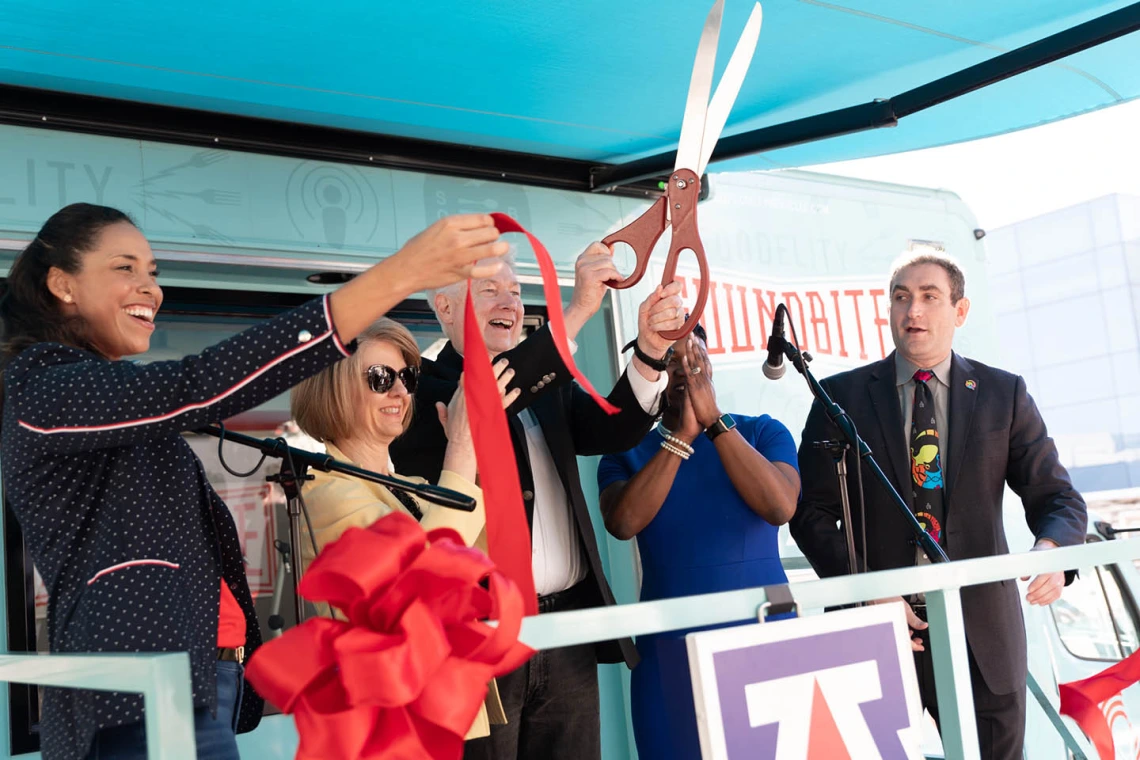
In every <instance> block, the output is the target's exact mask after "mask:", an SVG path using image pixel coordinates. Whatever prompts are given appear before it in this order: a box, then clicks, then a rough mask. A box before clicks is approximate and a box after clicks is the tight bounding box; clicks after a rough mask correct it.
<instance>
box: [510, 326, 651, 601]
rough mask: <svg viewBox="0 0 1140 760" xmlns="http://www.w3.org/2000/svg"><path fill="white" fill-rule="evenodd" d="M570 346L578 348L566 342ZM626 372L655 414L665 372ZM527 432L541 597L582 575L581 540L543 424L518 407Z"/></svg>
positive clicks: (533, 548)
mask: <svg viewBox="0 0 1140 760" xmlns="http://www.w3.org/2000/svg"><path fill="white" fill-rule="evenodd" d="M570 347H571V350H573V349H575V348H577V346H575V345H574V344H573V343H571V344H570ZM626 376H627V377H629V385H630V388H631V389H632V390H633V395H634V397H636V398H637V402H638V403H639V404H641V408H642V409H644V410H645V413H646V414H656V413H657V406H658V404H659V403H660V399H661V395H662V394H663V393H664V392H665V388H666V386H667V385H668V382H669V377H668V374H667V373H665V372H662V373H661V374H660V377H658V379H657V382H650V381H649V380H646V379H645V378H644V377H642V376H641V373H640V372H638V371H637V369H636V368H634V367H627V369H626ZM519 420H520V421H521V422H522V424H523V429H524V430H525V431H526V444H527V454H528V456H529V458H530V471H531V474H532V475H533V476H534V516H533V520H532V524H531V563H532V568H533V572H534V587H535V590H536V591H537V592H538V595H539V596H546V595H548V594H556V593H558V592H559V591H565V590H567V589H569V588H571V587H573V586H574V585H575V584H576V583H578V582H580V581H581V580H583V579H584V578H585V577H586V572H587V568H586V562H585V559H584V557H583V556H582V545H581V541H580V540H579V538H578V531H577V530H575V526H574V515H573V512H572V510H571V507H570V499H569V497H568V496H567V495H566V488H565V487H564V486H563V485H562V479H561V478H560V477H559V476H558V468H557V467H556V466H555V464H554V457H552V456H551V455H550V448H549V447H548V446H547V445H546V438H545V437H544V436H543V435H542V428H541V427H540V426H539V424H538V420H537V419H536V418H535V416H534V414H533V413H532V412H531V411H530V410H529V409H524V410H523V411H521V412H519Z"/></svg>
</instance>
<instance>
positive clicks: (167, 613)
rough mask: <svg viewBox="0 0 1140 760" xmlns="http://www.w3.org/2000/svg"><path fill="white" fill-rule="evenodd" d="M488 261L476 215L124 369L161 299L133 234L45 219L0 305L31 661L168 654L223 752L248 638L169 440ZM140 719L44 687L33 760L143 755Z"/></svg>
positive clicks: (71, 218) (145, 339) (92, 695)
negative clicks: (44, 626) (29, 567)
mask: <svg viewBox="0 0 1140 760" xmlns="http://www.w3.org/2000/svg"><path fill="white" fill-rule="evenodd" d="M506 248H507V246H506V243H504V242H502V241H499V240H498V231H497V230H496V229H495V228H494V226H493V221H492V219H491V217H489V216H487V215H482V214H477V215H476V214H473V215H466V216H456V217H449V218H446V219H442V220H440V221H438V222H436V223H435V224H433V225H432V226H431V227H429V228H428V229H426V230H425V231H424V232H422V233H420V234H419V235H418V236H416V237H415V238H413V239H412V240H410V241H408V243H407V244H406V245H405V246H404V248H403V249H401V250H400V251H399V252H397V253H396V254H395V255H393V256H391V257H389V258H388V259H386V260H384V261H383V262H381V263H379V264H377V265H376V266H374V267H372V268H371V269H370V270H368V271H367V272H365V273H363V274H361V275H359V276H358V277H356V278H355V279H353V280H352V281H351V282H349V283H347V284H346V285H344V286H343V287H341V288H340V289H339V290H337V291H336V292H335V293H332V294H331V295H328V296H325V297H324V298H318V299H316V300H313V301H310V302H309V303H307V304H305V305H303V306H300V307H298V308H296V309H294V310H292V311H289V312H286V313H285V314H282V315H281V316H279V317H276V318H274V319H271V320H268V321H266V322H263V323H261V324H258V325H256V326H255V327H252V328H250V329H248V330H246V331H245V332H242V333H240V334H238V335H235V336H234V337H232V338H229V339H227V340H225V341H222V342H221V343H219V344H217V345H215V346H212V347H211V348H208V349H206V350H205V351H203V352H202V353H200V354H198V355H196V356H188V357H186V358H184V359H182V360H181V361H168V362H155V363H152V364H146V365H139V364H135V363H133V362H130V361H120V360H121V359H123V358H124V357H127V356H131V355H134V354H139V353H143V352H145V351H146V350H147V349H148V348H149V345H150V336H151V334H152V332H153V331H154V318H155V315H156V314H157V312H158V310H159V307H160V306H161V305H162V290H161V288H160V287H159V286H158V283H157V282H156V278H157V275H158V272H157V271H156V265H155V260H154V255H153V254H152V253H151V250H150V246H149V244H148V243H147V241H146V238H145V237H143V235H142V233H140V232H139V230H138V229H137V228H136V227H135V225H134V224H133V223H132V222H131V220H130V219H129V218H128V217H127V216H126V215H124V214H123V213H122V212H119V211H116V210H115V209H111V208H106V207H103V206H93V205H89V204H73V205H71V206H68V207H66V208H64V209H62V210H60V211H59V212H57V213H56V214H55V215H54V216H52V217H51V218H50V219H49V220H48V221H47V223H46V224H45V225H44V227H43V229H42V230H40V233H39V234H38V235H37V236H36V238H35V239H34V240H33V241H32V242H31V243H30V244H29V245H28V247H27V248H26V249H25V250H24V251H23V253H21V254H20V256H19V257H18V258H17V259H16V262H15V263H14V264H13V266H12V270H11V273H10V274H9V276H8V289H7V293H6V295H5V296H4V298H3V300H2V301H0V320H2V322H3V327H4V345H3V348H2V351H3V356H2V361H3V363H4V364H3V372H2V375H0V378H2V383H3V385H2V392H3V418H2V419H3V421H2V428H0V466H2V468H3V477H4V487H5V490H6V494H7V499H8V503H9V505H10V506H11V507H12V509H13V510H14V512H15V514H16V517H17V518H18V519H19V522H20V527H21V528H22V530H23V533H24V538H25V541H26V543H27V546H28V549H29V551H30V552H31V555H32V559H33V561H34V562H35V565H36V567H37V568H38V569H39V572H40V574H41V576H42V577H43V580H44V583H45V584H46V585H47V589H48V592H49V594H50V601H49V603H48V605H49V606H48V634H49V638H50V642H51V651H53V652H69V653H74V652H188V653H189V655H190V670H191V679H192V686H193V693H194V707H195V716H194V717H195V734H196V739H197V742H198V753H199V757H210V758H226V759H228V758H236V757H237V756H238V754H237V744H236V741H235V739H234V734H235V732H240V731H248V730H251V729H252V728H254V727H255V726H256V725H257V721H258V719H259V717H260V713H261V706H262V705H261V700H260V699H259V698H258V697H257V696H256V695H255V694H254V693H253V692H252V690H251V689H248V687H245V686H244V682H243V679H242V667H241V661H242V659H243V657H244V656H248V655H249V654H250V653H251V652H252V651H253V649H254V648H255V647H256V646H257V645H258V644H259V643H260V634H259V631H258V625H257V617H256V615H255V613H254V607H253V599H252V598H251V596H250V592H249V587H248V585H247V584H246V580H245V571H244V568H243V566H242V557H241V550H240V545H239V543H238V534H237V530H236V528H235V526H234V522H233V519H232V518H231V517H230V513H229V510H228V509H226V507H225V505H224V504H223V503H222V501H221V500H220V499H219V498H218V495H217V494H216V493H214V490H213V489H212V488H211V487H210V484H209V483H208V482H207V480H206V476H205V473H204V472H203V469H202V466H201V463H200V462H199V461H198V459H197V458H196V457H195V456H194V454H193V452H192V451H191V449H190V446H189V445H188V444H187V442H186V441H185V440H184V439H183V437H182V435H181V433H182V432H183V431H186V430H191V429H194V428H197V427H201V426H202V425H205V424H207V423H211V422H218V421H220V420H224V419H226V418H227V417H230V416H232V415H235V414H237V413H239V412H242V411H244V410H246V409H250V408H252V407H254V406H257V405H258V404H260V403H262V402H264V401H267V400H268V399H270V398H273V397H274V396H276V395H278V394H280V393H283V392H284V391H286V390H288V389H289V388H290V387H291V386H293V385H295V384H296V383H297V382H299V381H301V380H303V379H304V378H306V377H309V376H311V375H313V374H315V373H316V372H318V371H320V370H321V369H323V368H324V367H326V366H328V365H330V364H332V363H334V362H336V361H337V360H339V359H340V358H342V357H343V356H346V355H348V354H349V352H350V351H351V350H352V348H353V347H354V344H353V340H354V339H355V338H356V336H357V335H358V334H359V333H360V332H361V331H362V330H363V329H364V328H365V327H367V326H368V325H369V324H370V323H371V322H373V321H374V320H375V319H376V318H377V317H379V316H381V315H382V314H383V313H384V312H386V311H387V310H388V309H390V308H392V307H393V306H395V305H396V304H398V303H399V302H400V301H401V300H402V299H404V298H405V297H407V296H408V295H410V294H411V293H414V292H416V291H418V290H423V289H427V288H436V287H441V286H444V285H447V284H450V283H453V282H457V281H459V280H461V279H463V278H465V277H467V276H475V277H486V276H489V274H491V273H493V272H494V271H495V270H496V269H497V268H498V265H499V264H498V262H497V261H494V260H493V259H494V257H498V256H501V255H503V254H504V253H506ZM480 259H490V260H489V261H482V262H480ZM476 262H479V263H476ZM243 688H244V690H245V693H244V697H243V694H242V692H243ZM141 721H142V698H141V697H140V696H138V695H132V694H120V693H113V692H100V691H87V690H73V689H47V690H46V693H45V696H44V704H43V719H42V721H41V722H40V727H41V743H42V749H43V756H44V758H45V760H53V759H55V758H61V759H65V760H79V759H80V758H85V757H91V758H107V757H115V758H120V757H123V758H126V757H131V758H134V757H139V758H142V757H145V756H146V754H145V733H144V728H143V723H142V722H141Z"/></svg>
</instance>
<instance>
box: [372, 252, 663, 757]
mask: <svg viewBox="0 0 1140 760" xmlns="http://www.w3.org/2000/svg"><path fill="white" fill-rule="evenodd" d="M574 279H575V282H574V294H573V297H572V299H571V302H570V305H569V306H568V307H567V308H566V311H565V316H566V332H567V336H568V337H569V339H570V341H571V349H572V350H573V349H574V348H575V347H576V346H575V345H574V344H573V341H574V338H575V337H576V336H577V335H578V332H579V330H581V328H582V326H583V325H584V324H585V323H586V321H587V320H588V319H589V318H590V317H591V316H593V315H594V314H595V313H596V312H597V311H598V309H599V308H600V307H601V305H602V299H603V298H604V296H605V293H606V284H605V283H606V281H608V280H619V279H621V275H620V274H619V273H618V271H617V270H616V269H615V268H614V265H613V257H612V255H611V253H610V250H609V249H608V248H607V247H606V246H604V245H602V244H601V243H594V244H592V245H591V246H590V247H589V248H587V249H586V251H585V252H584V253H583V254H582V255H581V256H579V257H578V261H577V263H576V265H575V278H574ZM679 293H680V286H679V285H678V284H677V283H672V284H670V285H669V286H668V287H660V286H659V287H658V288H657V289H656V290H655V291H654V292H653V293H652V294H651V295H650V296H649V297H648V298H647V299H646V300H645V302H644V303H643V304H642V305H641V308H640V309H639V312H638V337H637V341H636V342H635V344H634V351H635V355H634V358H633V359H632V360H631V362H630V365H629V366H628V367H627V368H626V371H625V372H624V373H623V374H622V376H621V378H620V379H619V380H618V382H617V384H616V385H615V386H614V388H613V390H612V391H611V392H610V394H609V396H608V397H607V398H608V400H609V401H610V402H611V403H612V404H614V405H615V406H617V407H618V408H619V409H621V412H620V413H619V414H615V415H612V416H611V415H608V414H606V413H605V412H604V411H603V410H602V409H601V408H599V407H598V405H597V404H596V403H595V402H594V401H593V399H591V398H590V396H589V395H588V394H587V393H586V392H585V391H584V390H582V389H581V388H579V387H578V386H577V384H575V383H573V382H571V377H570V373H569V371H568V370H567V368H566V367H565V366H564V365H563V363H562V360H561V359H560V358H559V356H558V353H557V351H556V349H555V346H554V339H553V337H552V336H551V334H550V330H549V327H543V328H542V329H540V330H538V331H537V332H535V333H534V334H533V335H531V336H530V337H529V338H527V339H526V340H525V341H521V342H520V340H521V338H522V328H523V303H522V297H521V288H520V285H519V281H518V276H517V274H516V273H515V271H514V266H513V263H512V264H511V265H510V266H504V267H502V268H501V269H500V270H499V272H498V273H497V274H496V275H494V276H493V277H489V278H486V279H482V280H476V281H475V282H473V283H472V288H471V294H472V299H473V301H472V306H473V311H474V313H475V319H476V320H477V321H478V323H479V329H480V330H481V331H482V334H483V340H484V342H485V343H486V344H487V351H488V353H489V354H490V355H491V359H492V360H493V361H495V360H499V359H504V358H505V359H507V360H508V361H509V363H510V370H512V371H513V372H514V375H513V377H512V378H511V383H510V387H512V388H514V387H517V388H520V389H521V390H522V394H521V395H520V397H519V398H518V399H517V400H516V401H515V402H514V403H513V404H512V405H511V406H510V407H509V408H508V409H507V418H508V420H509V422H510V428H511V438H512V443H513V444H514V455H515V460H516V463H517V465H518V468H519V480H520V482H521V485H522V489H523V504H524V505H525V507H526V513H527V522H528V523H529V525H530V530H531V544H532V567H533V570H534V581H535V588H536V590H537V592H538V595H539V612H540V613H546V612H555V611H562V610H570V609H579V608H585V607H598V606H602V605H608V604H614V597H613V593H612V592H611V591H610V587H609V584H608V583H607V582H606V578H605V576H604V574H603V571H602V562H601V557H600V555H599V552H598V544H597V539H596V537H595V533H594V528H593V525H592V523H591V521H590V514H589V511H588V508H587V505H586V497H585V495H584V493H583V492H582V486H581V483H580V481H579V476H578V462H577V457H578V456H592V455H598V454H606V453H613V452H620V451H625V450H626V449H629V448H632V447H633V446H634V445H635V444H637V442H638V441H640V440H641V439H642V438H643V437H644V436H645V434H646V433H647V432H649V429H650V427H651V426H652V424H653V421H654V419H655V418H656V415H657V412H658V408H659V406H660V399H661V397H662V394H663V392H664V390H665V387H666V383H667V379H666V374H665V372H664V370H665V367H666V362H667V360H668V358H669V357H668V354H669V349H670V347H671V346H672V341H670V340H667V339H665V338H663V337H662V336H661V333H662V332H667V331H670V330H676V329H678V328H679V327H681V325H682V324H683V322H684V310H683V305H682V302H681V298H680V295H679ZM465 299H466V288H465V287H464V286H462V285H461V286H460V287H458V288H447V289H444V290H440V291H436V292H434V293H432V294H431V300H432V308H433V309H434V310H435V313H436V316H437V318H438V319H439V323H440V325H441V326H442V327H443V331H444V333H445V334H446V335H447V338H448V343H447V345H446V346H444V348H443V350H442V351H441V352H440V354H439V356H438V358H437V359H436V360H435V361H431V360H425V361H424V366H423V369H422V374H421V378H420V383H419V387H418V388H417V389H416V409H415V414H414V417H413V422H412V427H411V428H410V429H409V430H408V432H407V433H406V434H405V435H404V436H402V437H401V438H399V439H397V440H396V442H395V443H394V444H393V445H392V447H391V453H392V458H393V460H394V461H395V463H396V468H397V469H398V470H399V471H400V472H401V473H404V474H407V475H418V476H421V477H424V478H427V479H428V480H430V481H431V482H435V479H436V478H438V477H439V473H440V470H441V469H442V466H443V454H444V451H445V450H446V447H447V438H446V437H445V435H444V431H443V427H442V426H441V425H440V421H439V415H438V414H437V413H436V409H435V406H436V404H437V403H442V404H447V403H448V401H449V400H450V399H451V397H452V396H453V395H454V393H455V390H456V388H457V386H458V382H459V376H460V373H461V372H462V371H463V350H464V345H463V317H464V307H465ZM599 662H602V663H613V662H625V663H626V664H627V665H628V666H629V667H631V668H632V667H633V666H634V665H635V664H636V663H637V651H636V649H635V648H634V646H633V642H632V641H631V640H629V639H628V638H627V639H623V640H621V641H610V642H604V643H601V644H598V645H593V644H586V645H580V646H573V647H565V648H562V649H554V650H547V651H543V652H539V653H538V654H537V655H536V656H535V657H534V658H533V659H532V660H531V661H530V662H528V663H527V664H526V665H523V666H522V667H521V668H519V669H518V670H516V671H514V672H512V673H508V674H507V675H506V676H503V677H501V678H499V679H497V680H498V690H499V695H500V698H501V700H502V703H503V708H504V711H505V713H506V717H507V723H506V724H505V725H493V726H492V727H491V735H490V736H489V737H486V738H483V739H475V740H472V741H469V742H468V743H467V746H466V749H465V754H464V757H465V760H492V759H493V760H516V758H544V759H549V760H563V759H565V760H571V759H573V760H597V759H598V758H600V757H601V722H600V716H599V697H598V669H597V665H598V663H599Z"/></svg>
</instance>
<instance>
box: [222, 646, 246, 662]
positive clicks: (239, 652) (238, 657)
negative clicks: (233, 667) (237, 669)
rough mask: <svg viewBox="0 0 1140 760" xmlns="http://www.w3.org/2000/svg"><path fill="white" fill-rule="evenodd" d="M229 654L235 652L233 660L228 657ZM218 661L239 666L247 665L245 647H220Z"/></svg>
mask: <svg viewBox="0 0 1140 760" xmlns="http://www.w3.org/2000/svg"><path fill="white" fill-rule="evenodd" d="M228 652H233V659H232V660H231V659H230V658H229V657H226V654H227V653H228ZM218 660H220V661H222V662H236V663H237V664H238V665H244V664H245V647H244V646H240V647H218Z"/></svg>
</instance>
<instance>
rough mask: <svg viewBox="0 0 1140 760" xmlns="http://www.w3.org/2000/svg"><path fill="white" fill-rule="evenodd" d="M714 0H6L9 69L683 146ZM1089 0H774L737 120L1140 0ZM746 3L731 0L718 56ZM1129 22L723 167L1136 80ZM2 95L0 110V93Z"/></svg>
mask: <svg viewBox="0 0 1140 760" xmlns="http://www.w3.org/2000/svg"><path fill="white" fill-rule="evenodd" d="M709 4H710V3H709V2H707V1H705V0H701V1H696V2H695V1H694V0H636V1H632V0H626V1H625V2H622V1H621V0H618V1H616V2H615V0H546V1H545V2H542V3H505V2H493V1H490V0H488V1H486V2H470V0H467V1H466V2H453V1H452V0H437V1H434V2H420V3H408V2H401V3H394V2H376V1H375V0H371V1H369V2H362V1H361V0H343V1H342V2H324V3H315V2H301V1H299V0H286V1H284V2H282V1H281V0H274V1H273V2H269V1H268V0H242V1H241V2H236V3H235V2H220V1H219V0H202V1H201V2H195V3H189V2H177V1H174V0H168V1H167V2H157V3H155V2H143V1H142V0H116V2H113V3H92V2H89V1H88V0H6V2H4V3H0V84H6V85H16V86H24V87H34V88H41V89H46V90H53V91H59V92H66V93H77V94H86V95H96V96H102V97H110V98H118V99H128V100H133V101H138V102H143V103H152V104H161V105H169V106H179V107H186V108H193V109H204V110H207V111H215V112H222V113H229V114H239V115H245V116H255V117H267V118H272V119H278V120H286V121H292V122H300V123H305V124H312V125H321V126H329V127H339V128H348V129H353V130H361V131H364V132H369V133H376V134H380V135H397V136H406V137H417V138H424V139H429V140H436V141H444V142H448V143H454V144H456V145H462V146H477V147H484V148H494V149H504V150H509V151H520V152H524V153H530V154H538V155H541V156H552V157H559V158H571V159H580V160H586V161H596V162H606V163H621V162H625V161H629V160H632V159H635V158H639V157H644V156H647V155H653V154H657V153H661V152H664V151H668V150H670V149H672V147H673V146H674V145H675V144H676V140H677V137H678V135H679V132H680V126H681V116H682V111H683V107H684V100H685V95H686V91H687V88H688V82H689V73H690V69H691V66H692V63H693V55H694V52H695V50H696V44H697V38H698V35H699V33H700V29H701V25H702V23H703V21H704V17H705V14H706V13H707V11H708V5H709ZM1129 5H1130V4H1129V3H1126V2H1120V1H1117V2H1096V1H1094V0H1006V2H994V1H993V0H957V1H956V2H953V3H919V2H913V0H879V1H878V2H872V1H870V0H862V1H852V2H821V1H818V0H798V1H795V2H793V1H792V0H772V1H771V2H768V3H766V4H765V6H764V25H763V31H762V32H761V35H760V42H759V45H758V47H757V51H756V56H755V59H754V61H753V64H752V69H751V71H750V73H749V76H748V79H747V80H746V82H745V84H744V87H743V89H742V91H741V94H740V97H739V99H738V101H737V104H736V108H735V110H734V111H733V113H732V116H731V118H730V121H729V124H728V127H727V128H726V130H725V135H726V136H728V135H733V134H739V133H742V132H747V131H750V130H755V129H758V128H763V127H769V126H773V125H778V124H782V123H785V122H788V121H791V120H795V119H800V118H804V117H808V116H813V115H816V114H821V113H825V112H829V111H833V110H836V109H840V108H845V107H849V106H856V105H860V104H866V103H869V102H871V101H873V100H875V99H877V98H891V97H893V96H895V95H897V94H899V93H901V92H904V91H906V90H909V89H911V88H914V87H917V86H920V85H923V84H926V83H928V82H931V81H933V80H937V79H938V78H940V77H944V76H946V75H949V74H952V73H954V72H957V71H960V70H962V69H965V68H967V67H969V66H971V65H974V64H977V63H979V62H982V61H985V60H987V59H992V58H994V57H995V56H998V55H1000V54H1001V53H1003V52H1005V51H1009V50H1012V49H1015V48H1018V47H1020V46H1023V45H1026V44H1028V43H1031V42H1034V41H1036V40H1040V39H1042V38H1046V37H1049V36H1050V35H1053V34H1056V33H1058V32H1062V31H1064V30H1066V29H1070V28H1072V27H1074V26H1077V25H1079V24H1082V23H1084V22H1088V21H1090V20H1093V19H1097V18H1099V17H1103V16H1105V15H1106V14H1109V13H1111V12H1113V11H1118V10H1120V9H1124V8H1128V7H1129ZM750 8H751V2H750V0H727V3H726V8H725V17H724V24H723V31H722V43H721V46H720V64H721V65H723V64H724V63H725V62H726V61H727V58H728V55H729V54H730V52H731V48H732V44H733V43H734V42H735V39H736V36H737V35H738V34H739V31H740V29H741V27H742V25H743V23H744V20H745V18H746V17H747V15H748V12H749V10H750ZM1137 61H1140V35H1136V34H1129V35H1126V36H1123V37H1119V38H1117V39H1115V40H1112V41H1109V42H1107V43H1105V44H1103V45H1099V46H1097V47H1093V48H1091V49H1088V50H1085V51H1084V52H1080V53H1077V54H1075V55H1072V56H1069V57H1067V58H1064V59H1063V60H1060V61H1057V62H1055V63H1051V64H1048V65H1045V66H1042V67H1040V68H1037V69H1035V70H1032V71H1029V72H1027V73H1024V74H1021V75H1019V76H1016V77H1014V78H1012V79H1008V80H1006V81H1003V82H1000V83H998V84H995V85H992V86H990V87H987V88H984V89H981V90H979V91H976V92H973V93H971V94H968V95H965V96H963V97H960V98H957V99H954V100H951V101H949V102H946V103H943V104H941V105H938V106H935V107H934V108H931V109H929V110H926V111H922V112H920V113H916V114H914V115H913V116H909V117H907V118H906V119H904V120H902V121H900V122H899V125H898V126H897V127H893V128H889V129H876V130H872V131H867V132H862V133H859V134H853V135H848V136H845V137H837V138H833V139H827V140H822V141H817V142H811V143H808V144H804V145H798V146H795V147H788V148H783V149H777V150H773V151H770V152H767V153H763V154H759V155H754V156H750V157H746V158H738V159H734V160H733V161H731V162H729V163H727V164H721V165H719V166H714V167H713V168H716V169H717V170H723V169H763V168H772V167H784V166H803V165H809V164H815V163H821V162H830V161H838V160H844V159H851V158H857V157H863V156H871V155H878V154H883V153H891V152H898V151H904V150H911V149H916V148H923V147H929V146H933V145H941V144H946V143H952V142H957V141H962V140H970V139H974V138H978V137H983V136H987V135H993V134H998V133H1002V132H1007V131H1011V130H1016V129H1021V128H1023V127H1028V126H1032V125H1036V124H1042V123H1045V122H1049V121H1053V120H1056V119H1061V118H1065V117H1067V116H1072V115H1074V114H1078V113H1082V112H1086V111H1090V110H1094V109H1098V108H1102V107H1104V106H1109V105H1113V104H1115V103H1120V102H1123V101H1125V100H1128V99H1131V98H1134V97H1136V95H1137V94H1138V93H1140V65H1137ZM2 109H3V106H2V105H0V110H2Z"/></svg>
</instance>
